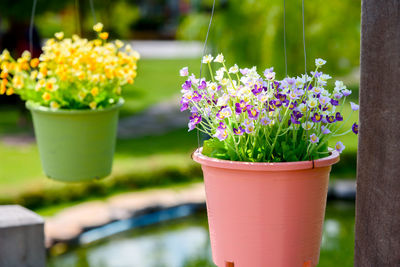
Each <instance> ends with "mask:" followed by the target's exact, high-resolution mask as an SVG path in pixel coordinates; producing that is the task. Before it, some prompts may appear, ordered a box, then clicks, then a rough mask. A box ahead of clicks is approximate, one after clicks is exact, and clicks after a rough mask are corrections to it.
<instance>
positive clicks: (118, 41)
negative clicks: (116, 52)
mask: <svg viewBox="0 0 400 267" xmlns="http://www.w3.org/2000/svg"><path fill="white" fill-rule="evenodd" d="M115 45H116V46H117V48H121V47H123V46H124V43H123V42H122V41H120V40H116V41H115Z"/></svg>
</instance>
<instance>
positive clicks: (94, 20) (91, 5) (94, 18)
mask: <svg viewBox="0 0 400 267" xmlns="http://www.w3.org/2000/svg"><path fill="white" fill-rule="evenodd" d="M89 3H90V11H91V12H92V17H93V22H94V23H93V24H96V23H97V19H96V12H95V10H94V5H93V0H89Z"/></svg>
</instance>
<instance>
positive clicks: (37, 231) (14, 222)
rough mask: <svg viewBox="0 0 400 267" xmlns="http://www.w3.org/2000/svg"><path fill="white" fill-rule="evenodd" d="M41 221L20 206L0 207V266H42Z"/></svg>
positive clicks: (43, 264)
mask: <svg viewBox="0 0 400 267" xmlns="http://www.w3.org/2000/svg"><path fill="white" fill-rule="evenodd" d="M43 224H44V220H43V219H42V218H41V217H40V216H38V215H37V214H35V213H33V212H32V211H30V210H27V209H25V208H23V207H21V206H18V205H5V206H0V267H45V266H46V254H45V252H46V250H45V246H44V230H43Z"/></svg>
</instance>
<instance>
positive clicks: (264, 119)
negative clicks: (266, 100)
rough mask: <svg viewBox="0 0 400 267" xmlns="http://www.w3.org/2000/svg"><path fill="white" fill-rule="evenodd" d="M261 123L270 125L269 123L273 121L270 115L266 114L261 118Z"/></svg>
mask: <svg viewBox="0 0 400 267" xmlns="http://www.w3.org/2000/svg"><path fill="white" fill-rule="evenodd" d="M260 123H261V125H268V124H270V123H271V119H270V118H268V117H266V116H264V117H262V118H261V119H260Z"/></svg>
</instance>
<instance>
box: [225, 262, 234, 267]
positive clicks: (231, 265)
mask: <svg viewBox="0 0 400 267" xmlns="http://www.w3.org/2000/svg"><path fill="white" fill-rule="evenodd" d="M225 267H235V264H234V263H233V262H230V261H227V262H225Z"/></svg>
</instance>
